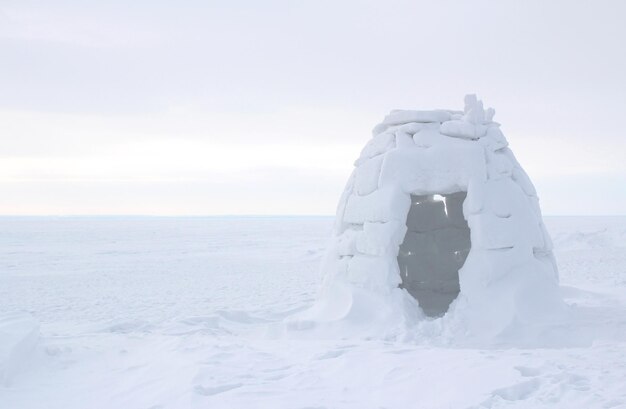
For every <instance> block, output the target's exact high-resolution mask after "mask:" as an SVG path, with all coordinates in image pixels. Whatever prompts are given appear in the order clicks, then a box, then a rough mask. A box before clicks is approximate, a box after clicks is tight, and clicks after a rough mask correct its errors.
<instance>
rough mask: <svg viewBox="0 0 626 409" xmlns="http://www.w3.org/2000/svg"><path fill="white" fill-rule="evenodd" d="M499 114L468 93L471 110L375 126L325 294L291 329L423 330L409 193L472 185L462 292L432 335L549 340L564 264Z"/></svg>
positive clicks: (343, 206)
mask: <svg viewBox="0 0 626 409" xmlns="http://www.w3.org/2000/svg"><path fill="white" fill-rule="evenodd" d="M494 113H495V111H494V110H493V109H492V108H489V109H487V110H485V109H484V107H483V104H482V102H481V101H479V100H478V99H477V98H476V96H475V95H468V96H466V97H465V108H464V111H463V112H462V113H460V112H455V111H449V110H435V111H406V110H395V111H392V112H391V113H390V114H389V115H388V116H386V117H385V119H384V120H383V122H382V123H381V124H380V125H377V126H376V127H375V128H374V131H373V133H374V136H373V138H372V140H371V141H370V142H368V143H367V145H366V146H365V148H364V149H363V151H362V152H361V155H360V157H359V158H358V159H357V161H356V162H355V166H356V168H355V170H354V173H353V177H352V178H351V179H350V181H349V182H348V184H347V186H346V189H345V192H344V194H343V195H342V197H341V200H340V203H339V206H338V211H337V216H336V223H335V230H334V233H333V238H332V240H331V243H330V246H329V249H328V252H327V256H326V257H325V259H324V263H323V266H322V271H323V275H324V277H325V278H324V282H323V285H322V288H321V290H320V293H319V295H318V300H317V302H316V304H315V305H314V306H313V307H312V308H311V309H309V310H307V311H304V312H302V313H300V314H297V315H295V316H293V317H290V318H288V319H287V328H289V329H292V330H302V329H306V330H307V332H309V333H311V334H315V336H318V337H319V336H322V337H327V336H328V337H334V336H341V337H378V338H386V337H395V338H397V337H411V336H419V335H416V333H417V334H419V332H420V331H421V329H420V328H422V326H421V324H420V322H423V321H425V320H427V319H428V318H426V317H425V316H424V314H422V311H421V310H420V308H419V307H418V306H417V301H419V299H418V300H416V299H415V298H413V297H412V296H411V295H410V294H409V293H408V292H407V291H406V289H403V288H400V287H401V286H399V284H400V283H401V278H400V271H399V267H398V261H397V257H398V251H399V248H400V245H401V244H402V243H403V238H404V237H405V234H406V232H407V226H406V223H407V215H408V212H409V208H410V207H411V197H412V195H414V196H416V197H417V196H419V197H426V198H428V197H433V195H450V194H454V193H459V192H466V194H467V197H466V199H465V200H464V202H463V218H464V219H465V220H466V221H467V225H468V226H469V230H470V232H471V249H470V251H469V254H468V255H467V258H466V259H465V262H464V264H463V265H462V267H461V268H460V270H459V271H458V280H459V284H460V294H459V296H458V297H457V299H456V300H455V301H454V302H453V304H452V305H451V306H450V308H449V310H448V312H447V313H446V314H445V315H444V316H443V318H441V327H440V328H441V331H440V332H439V333H437V334H430V335H431V336H433V337H444V338H446V339H447V340H448V342H469V343H472V342H475V343H486V344H502V343H509V344H510V343H519V342H523V343H533V342H535V341H536V342H541V340H542V338H541V332H540V331H537V328H543V326H547V327H546V328H549V326H550V324H551V323H553V322H556V321H558V320H559V319H560V318H561V317H562V315H563V314H564V313H565V310H564V305H563V302H562V300H561V297H560V295H559V292H558V272H557V268H556V263H555V261H554V256H553V255H552V245H551V240H550V238H549V235H548V233H547V231H546V228H545V226H544V223H543V220H542V216H541V211H540V209H539V204H538V203H539V200H538V198H537V192H536V191H535V189H534V187H533V185H532V182H531V181H530V179H529V178H528V176H527V175H526V173H525V172H524V170H523V169H522V167H521V166H520V164H519V163H518V162H517V160H516V159H515V156H514V155H513V153H512V151H511V150H510V149H509V148H508V143H507V141H506V138H505V137H504V135H503V134H502V132H501V131H500V125H499V124H497V123H495V122H493V116H494ZM435 210H436V209H435ZM446 212H447V210H446ZM434 216H435V214H434V213H433V214H432V215H425V216H424V220H430V221H431V222H432V221H434V220H435V217H434ZM442 220H443V219H442ZM411 234H414V233H411ZM458 234H462V233H458ZM408 239H410V238H409V237H407V240H408ZM406 245H407V244H406V243H405V244H404V246H406ZM405 265H406V264H405ZM450 278H451V279H452V278H454V277H450ZM448 287H449V288H453V287H454V283H452V282H451V284H449V285H448ZM512 333H515V334H516V336H515V338H511V337H510V334H512ZM520 334H521V335H520ZM520 337H521V338H522V339H520Z"/></svg>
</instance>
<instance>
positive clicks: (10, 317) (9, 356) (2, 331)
mask: <svg viewBox="0 0 626 409" xmlns="http://www.w3.org/2000/svg"><path fill="white" fill-rule="evenodd" d="M38 339H39V324H38V323H37V321H36V320H35V319H34V318H33V317H32V316H31V315H29V314H25V313H14V314H6V315H2V316H0V385H9V384H10V383H11V380H12V378H13V377H14V375H15V374H16V373H17V372H18V371H19V369H20V367H21V366H22V364H23V363H24V361H25V360H26V359H27V358H28V357H29V355H30V354H31V352H32V351H33V349H34V347H35V345H36V344H37V341H38Z"/></svg>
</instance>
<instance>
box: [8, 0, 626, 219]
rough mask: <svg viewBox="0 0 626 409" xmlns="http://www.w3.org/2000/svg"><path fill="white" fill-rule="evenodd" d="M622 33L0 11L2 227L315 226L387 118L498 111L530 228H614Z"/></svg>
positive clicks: (348, 16) (204, 4)
mask: <svg viewBox="0 0 626 409" xmlns="http://www.w3.org/2000/svg"><path fill="white" fill-rule="evenodd" d="M129 3H132V4H131V5H129ZM625 15H626V2H623V1H618V0H616V1H597V0H596V1H575V2H572V1H471V2H468V1H455V2H453V1H377V2H374V1H341V2H340V1H321V0H316V1H296V0H291V1H222V2H210V1H179V2H174V1H169V2H165V1H147V0H144V1H133V2H129V1H107V2H103V1H98V2H96V1H92V2H89V1H40V2H35V1H29V0H19V1H10V0H8V1H7V0H0V142H1V145H0V146H1V149H0V214H163V215H178V214H181V215H205V214H332V213H334V210H335V206H336V203H337V201H338V199H339V195H340V193H341V191H342V189H343V185H344V183H345V181H346V179H347V177H348V175H349V173H350V171H351V169H352V163H353V161H354V159H356V157H357V156H358V153H359V151H360V149H361V148H362V146H363V145H364V144H365V143H366V142H367V140H368V139H369V138H370V130H371V128H372V127H373V126H374V125H375V124H376V123H378V122H380V120H381V119H382V117H383V116H384V115H385V114H386V113H387V112H388V111H389V110H390V109H393V108H404V109H429V108H438V107H444V108H451V109H461V108H462V100H463V96H464V95H465V94H466V93H477V94H478V95H479V97H480V98H481V99H483V100H484V102H485V104H486V105H488V106H493V107H494V108H496V120H497V121H498V122H500V123H502V125H503V126H502V129H503V131H504V133H505V135H506V136H507V138H508V140H509V142H510V145H511V148H512V149H513V151H514V152H515V154H516V155H517V157H518V159H519V161H520V162H521V163H522V165H523V166H524V167H525V169H526V171H527V172H528V173H529V174H530V176H531V178H532V179H533V181H534V182H535V185H536V187H537V189H538V191H539V195H540V198H541V203H542V207H543V210H544V213H546V214H626V121H625V115H624V113H625V112H626V77H625V76H626V74H625V73H626V47H625V46H624V43H625V41H626V24H624V16H625Z"/></svg>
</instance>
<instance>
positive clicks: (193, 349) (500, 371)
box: [0, 217, 626, 409]
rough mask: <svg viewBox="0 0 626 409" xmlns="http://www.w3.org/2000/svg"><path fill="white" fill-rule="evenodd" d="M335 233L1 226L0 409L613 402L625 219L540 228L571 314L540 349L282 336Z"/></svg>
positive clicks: (623, 306)
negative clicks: (545, 231) (544, 232)
mask: <svg viewBox="0 0 626 409" xmlns="http://www.w3.org/2000/svg"><path fill="white" fill-rule="evenodd" d="M332 224H333V220H332V219H331V218H321V217H320V218H293V217H289V218H1V219H0V248H1V249H2V251H0V354H1V355H0V359H1V361H0V369H1V371H0V374H2V377H3V378H2V383H1V384H0V408H7V409H40V408H47V409H85V408H90V409H111V408H125V409H135V408H136V409H149V408H151V409H157V408H161V409H166V408H176V409H184V408H212V409H216V408H217V409H236V408H242V409H243V408H246V409H249V408H272V409H276V408H289V409H294V408H328V409H330V408H355V409H356V408H358V409H368V408H389V409H404V408H407V409H408V408H435V409H436V408H567V409H572V408H581V409H582V408H584V409H588V408H624V407H626V217H580V218H576V217H553V218H550V217H548V218H546V224H547V226H548V229H549V231H550V233H551V235H552V237H553V239H554V244H555V253H556V257H557V260H558V263H559V268H560V276H561V284H560V293H561V295H562V297H563V298H564V300H565V301H566V303H567V305H568V308H569V309H570V311H571V314H570V316H569V318H568V319H567V320H564V321H563V322H561V323H559V327H558V328H556V329H555V334H553V337H552V343H551V345H550V346H549V347H542V348H537V347H530V348H519V347H497V346H494V347H489V348H485V347H478V348H476V347H466V346H458V345H454V344H452V345H450V344H442V343H438V342H437V341H433V339H429V338H428V337H426V336H424V337H423V338H413V339H410V340H401V339H382V338H371V339H311V338H293V337H287V336H285V335H284V334H282V332H281V328H282V321H283V319H284V318H285V317H287V316H289V315H291V314H293V313H294V312H298V311H301V310H304V309H306V308H308V307H310V306H311V305H312V304H313V301H314V298H315V296H316V292H317V290H318V288H319V282H320V274H319V272H318V267H319V264H320V261H321V257H322V254H323V249H324V247H325V245H326V242H327V240H328V237H329V236H330V234H331V230H332ZM433 322H434V321H433ZM7 365H8V368H9V370H8V371H7V370H6V368H7Z"/></svg>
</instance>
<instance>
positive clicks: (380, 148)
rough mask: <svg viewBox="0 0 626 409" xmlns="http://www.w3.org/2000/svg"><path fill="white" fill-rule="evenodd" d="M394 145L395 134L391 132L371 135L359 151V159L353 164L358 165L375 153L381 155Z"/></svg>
mask: <svg viewBox="0 0 626 409" xmlns="http://www.w3.org/2000/svg"><path fill="white" fill-rule="evenodd" d="M394 146H395V135H394V134H393V133H383V134H380V135H377V136H375V137H373V138H372V139H371V140H370V141H369V142H368V143H367V145H365V147H364V148H363V150H362V151H361V155H360V156H359V159H357V161H356V162H355V165H357V166H358V165H359V164H360V163H361V162H363V161H365V160H366V159H369V158H373V157H374V156H376V155H381V154H383V153H385V152H387V151H388V150H389V149H392V148H393V147H394Z"/></svg>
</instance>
